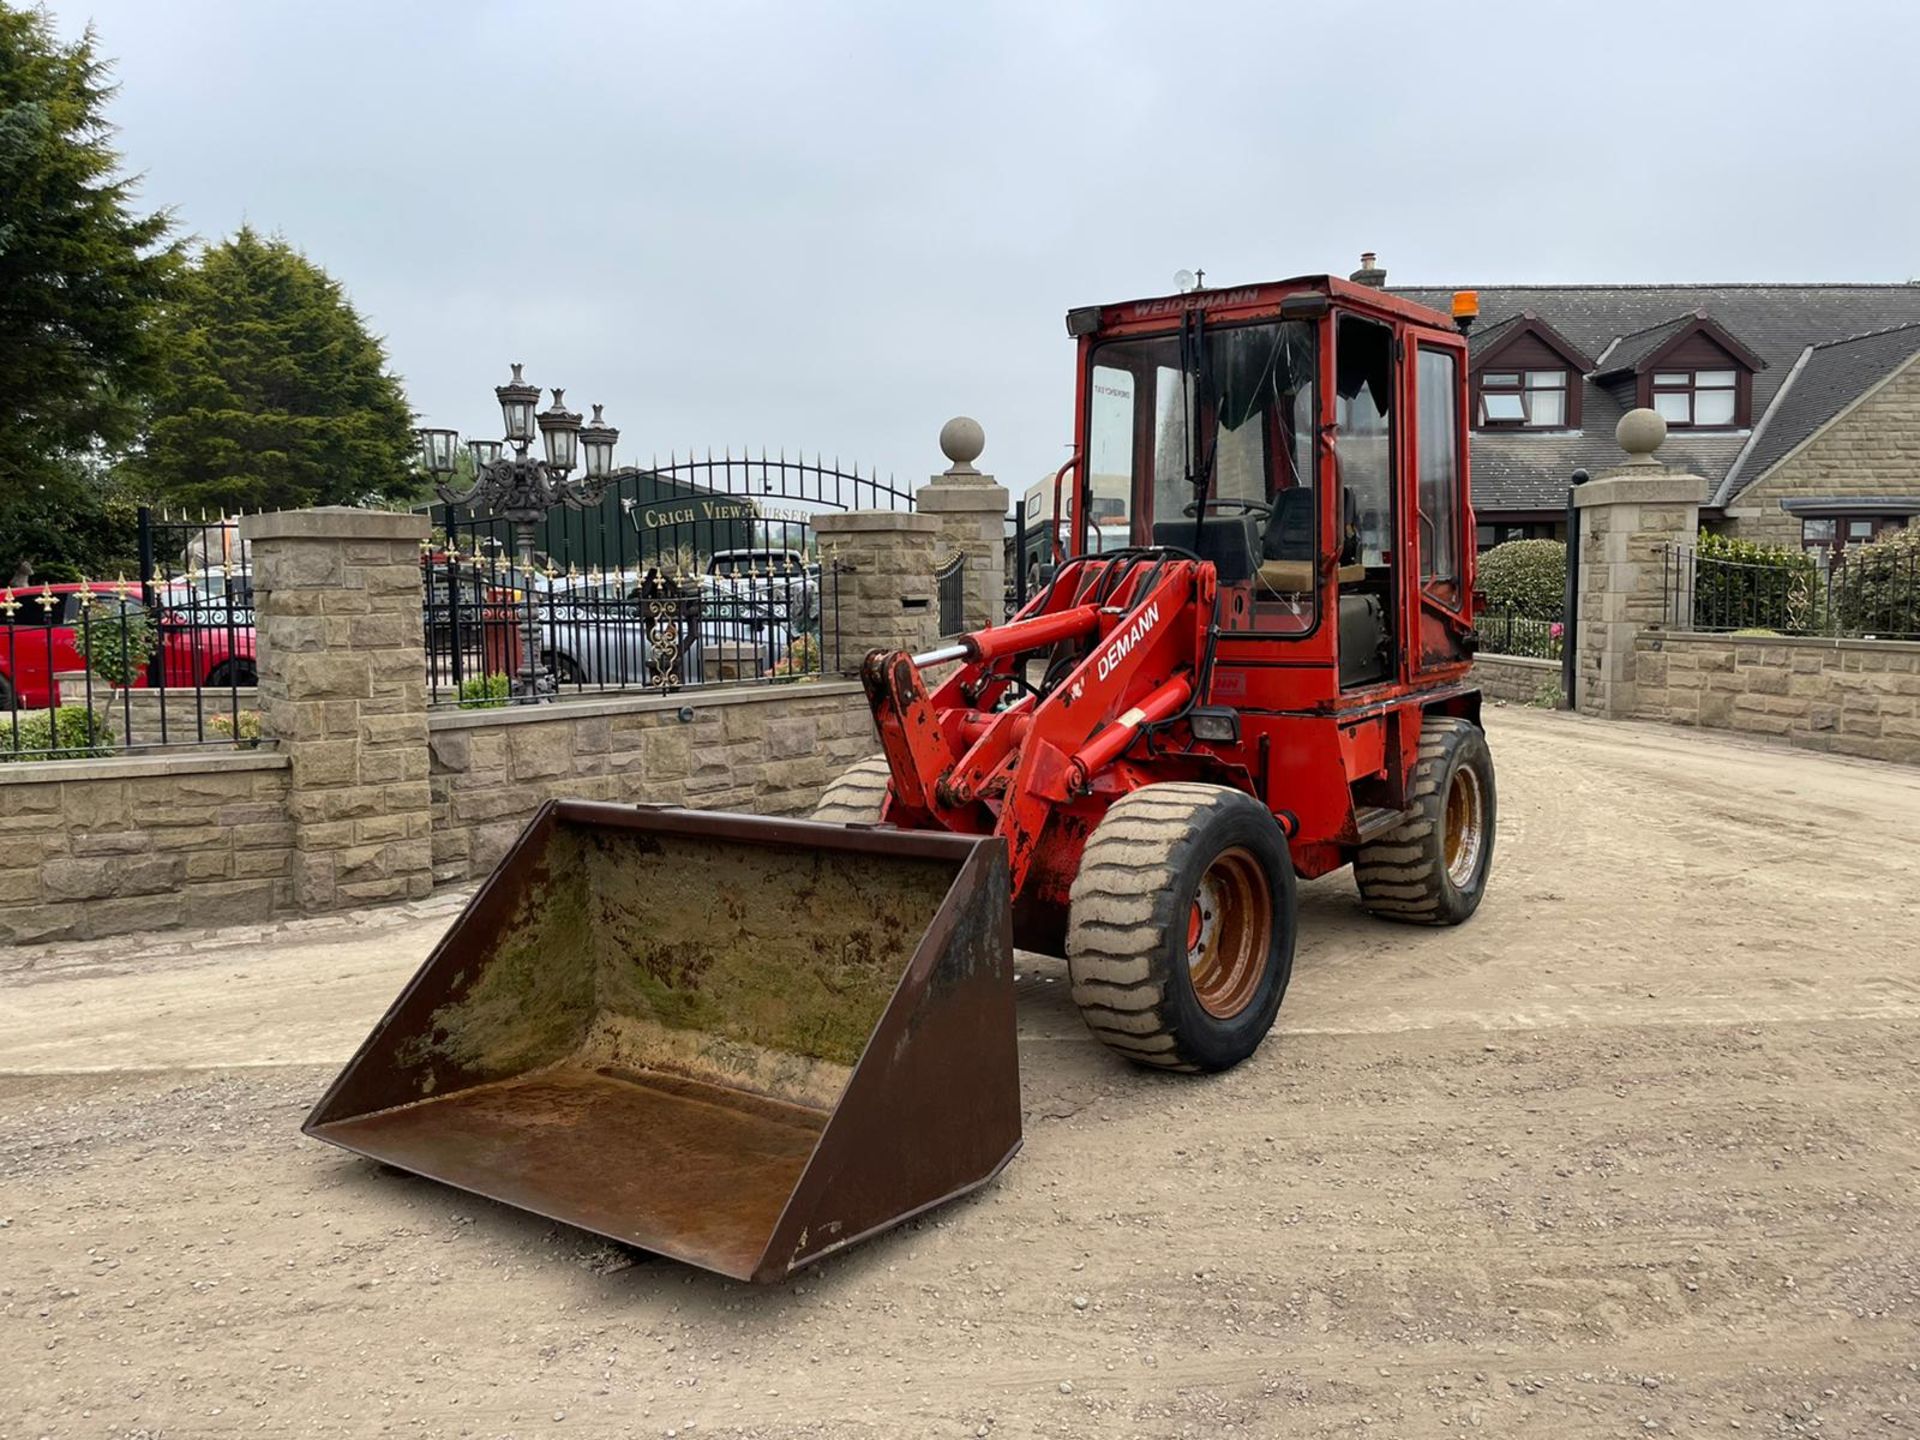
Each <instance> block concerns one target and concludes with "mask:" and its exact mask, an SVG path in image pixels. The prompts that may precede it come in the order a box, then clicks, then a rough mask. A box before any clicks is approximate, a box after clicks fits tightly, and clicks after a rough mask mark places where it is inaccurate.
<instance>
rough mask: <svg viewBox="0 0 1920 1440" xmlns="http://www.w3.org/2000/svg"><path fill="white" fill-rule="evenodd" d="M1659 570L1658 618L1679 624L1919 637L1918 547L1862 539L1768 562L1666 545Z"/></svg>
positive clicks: (1850, 635)
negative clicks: (1661, 612) (1661, 609)
mask: <svg viewBox="0 0 1920 1440" xmlns="http://www.w3.org/2000/svg"><path fill="white" fill-rule="evenodd" d="M1662 573H1663V587H1664V595H1665V611H1666V620H1667V623H1668V624H1671V625H1675V626H1677V627H1680V628H1685V629H1692V630H1704V631H1716V632H1721V633H1730V634H1739V633H1741V632H1743V631H1745V632H1752V633H1755V634H1773V635H1817V636H1829V637H1833V638H1840V639H1846V638H1853V639H1867V638H1871V639H1880V640H1920V547H1913V546H1904V547H1903V546H1892V545H1884V544H1883V545H1871V546H1866V545H1863V546H1859V547H1855V548H1850V549H1847V550H1843V551H1841V552H1839V553H1838V554H1832V553H1830V552H1826V551H1809V552H1807V553H1806V554H1804V555H1795V556H1788V557H1784V558H1782V559H1780V560H1778V561H1773V562H1768V561H1753V560H1733V559H1728V558H1725V557H1722V556H1718V555H1713V554H1703V553H1701V551H1700V550H1699V549H1698V548H1697V547H1696V546H1692V545H1670V546H1668V547H1667V548H1666V552H1665V555H1664V559H1663V571H1662Z"/></svg>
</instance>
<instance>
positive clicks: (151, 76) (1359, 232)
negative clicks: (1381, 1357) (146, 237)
mask: <svg viewBox="0 0 1920 1440" xmlns="http://www.w3.org/2000/svg"><path fill="white" fill-rule="evenodd" d="M52 9H53V11H54V13H55V15H56V17H57V19H58V21H59V24H60V26H61V27H62V29H63V30H65V31H67V32H69V33H78V31H79V30H80V29H81V27H82V26H84V25H85V24H86V22H87V21H88V20H89V19H91V20H92V21H93V23H94V25H95V27H96V28H97V30H98V32H99V36H100V41H101V47H102V50H103V52H104V53H105V54H107V55H109V56H112V57H115V58H116V59H117V61H118V75H119V80H120V83H121V87H122V88H121V92H120V95H119V97H118V99H117V100H116V102H115V104H114V107H113V112H112V113H113V117H114V119H115V120H116V121H117V123H118V124H119V126H120V127H121V133H120V139H119V143H120V145H121V148H122V151H123V153H124V155H125V157H126V160H127V163H128V165H129V167H130V168H131V169H133V170H136V171H139V172H142V173H143V174H144V175H145V177H146V179H145V184H144V197H145V199H146V200H147V201H148V202H149V203H152V204H156V205H170V206H173V207H175V208H176V210H177V212H178V216H179V220H180V223H181V225H182V227H183V229H185V230H186V231H188V232H190V233H192V234H195V235H198V236H201V237H204V238H207V239H214V238H218V237H220V236H222V235H224V234H227V233H229V232H230V231H232V230H233V229H234V228H235V227H237V226H238V225H240V224H241V223H242V222H243V221H250V222H251V223H252V224H253V225H255V226H256V227H259V228H261V229H265V230H270V231H279V232H281V233H283V234H284V235H285V236H286V237H287V238H288V239H289V240H290V241H292V242H293V243H294V244H296V245H297V246H299V247H300V248H301V249H302V250H304V251H305V252H306V253H307V254H308V255H309V256H310V257H312V258H313V259H314V260H316V261H317V262H319V263H320V264H321V265H323V266H324V267H325V268H326V269H327V270H328V271H330V272H331V273H332V274H333V275H334V276H335V277H337V278H338V279H339V280H340V281H341V282H342V283H344V285H345V286H346V288H347V290H348V292H349V293H350V294H351V295H352V297H353V299H354V301H355V303H356V304H357V305H358V306H359V308H360V310H361V312H362V313H363V314H364V315H365V316H366V317H367V319H368V321H369V322H370V324H371V325H372V327H373V328H374V330H375V331H376V332H377V333H379V334H381V335H383V336H385V338H386V344H387V349H388V353H389V355H390V356H391V358H392V364H393V367H394V369H395V370H396V371H397V372H398V373H399V374H400V375H402V376H403V377H404V378H405V381H406V385H407V390H408V393H409V395H410V396H411V398H412V402H413V405H414V407H415V408H416V410H418V411H419V412H420V413H421V415H422V416H423V417H426V418H428V419H429V420H430V421H431V422H432V423H435V424H442V425H456V426H458V427H460V429H461V430H462V432H463V433H468V432H473V433H480V434H483V435H486V436H495V435H498V433H499V415H498V411H497V409H495V407H494V405H493V403H492V396H491V390H490V387H492V386H493V385H495V384H497V383H499V382H500V381H501V380H503V379H504V378H505V377H506V365H507V362H508V361H509V360H522V361H524V362H525V363H526V367H527V377H528V378H529V379H531V380H535V381H538V382H540V383H542V384H545V385H549V386H550V385H554V384H560V385H564V386H565V387H567V398H568V400H569V402H570V403H572V404H574V406H575V407H576V408H584V403H583V402H589V401H602V402H604V403H605V405H606V408H607V415H608V418H609V419H610V420H612V421H613V422H614V423H616V424H617V425H619V426H620V427H621V430H622V432H623V440H622V443H621V447H620V448H621V459H622V461H623V462H625V461H644V460H645V459H646V458H647V456H648V454H649V453H650V452H651V451H653V450H655V449H658V451H659V452H660V453H661V455H662V456H663V457H664V455H665V453H666V452H667V451H668V450H669V449H670V448H678V449H680V450H682V451H684V450H685V449H686V447H688V446H695V447H699V448H702V449H704V448H705V447H707V446H709V445H711V446H712V447H714V449H715V450H716V451H717V450H719V449H720V447H722V446H724V445H733V446H735V447H738V446H740V445H743V444H744V445H749V446H752V447H755V448H757V447H759V446H760V445H762V444H764V445H766V446H768V447H770V448H777V447H779V446H781V445H785V446H787V447H788V449H789V451H792V450H793V449H795V448H804V449H805V450H807V451H808V452H809V453H811V452H812V451H813V450H815V449H816V448H817V449H820V450H822V451H824V452H826V454H827V455H828V456H829V457H831V456H833V455H835V454H837V455H839V456H840V457H841V458H842V459H843V460H846V461H849V462H852V461H857V462H859V463H860V464H861V465H862V466H863V467H864V466H867V465H877V466H878V467H879V468H880V469H881V471H882V472H883V473H885V472H888V471H891V472H894V473H895V474H897V475H898V476H899V478H900V479H901V480H903V481H913V482H916V483H917V482H918V481H919V480H921V479H923V478H924V477H925V475H926V474H927V473H928V472H929V471H932V470H934V469H937V468H939V455H938V449H937V446H936V443H935V437H936V435H937V433H938V431H939V427H940V424H941V422H942V421H943V420H945V419H946V418H947V417H948V416H949V415H952V414H955V413H962V412H964V413H968V414H972V415H974V416H975V417H977V418H978V419H979V420H980V421H981V423H982V424H983V425H984V426H985V427H986V432H987V450H986V454H985V456H984V457H983V459H982V461H981V468H983V469H990V470H994V471H996V472H998V474H999V475H1000V478H1001V479H1002V481H1003V482H1005V483H1006V484H1007V485H1008V486H1009V488H1010V489H1013V490H1014V491H1015V492H1016V493H1017V492H1018V491H1019V490H1020V489H1022V488H1024V486H1025V485H1026V484H1028V483H1030V481H1031V480H1032V479H1033V478H1035V477H1036V476H1037V475H1038V474H1039V473H1040V472H1042V471H1043V470H1049V469H1051V468H1052V467H1053V466H1054V465H1055V464H1057V463H1058V462H1059V461H1060V460H1061V459H1062V458H1064V457H1065V455H1066V453H1067V452H1066V445H1067V441H1068V439H1069V436H1070V433H1071V415H1070V413H1069V412H1070V408H1071V403H1072V375H1071V366H1072V351H1071V348H1070V345H1069V342H1068V340H1067V337H1066V334H1065V330H1064V327H1063V324H1062V316H1063V314H1064V312H1065V311H1066V310H1067V308H1068V307H1069V306H1072V305H1078V304H1086V303H1091V302H1097V301H1112V300H1121V299H1130V298H1133V297H1135V296H1139V295H1151V294H1161V293H1165V292H1167V291H1168V290H1170V289H1171V288H1172V286H1171V277H1172V275H1173V273H1174V272H1175V271H1176V270H1178V269H1180V268H1182V267H1187V268H1198V267H1204V269H1205V271H1206V274H1207V281H1208V283H1209V285H1212V284H1216V283H1218V284H1239V283H1243V282H1249V281H1255V280H1262V279H1273V278H1278V277H1280V276H1284V275H1290V274H1297V273H1301V272H1307V271H1318V270H1335V271H1338V272H1340V273H1343V274H1344V273H1345V272H1347V271H1349V270H1351V269H1353V268H1354V266H1355V264H1356V263H1357V260H1358V256H1359V253H1360V251H1361V250H1362V249H1372V250H1376V251H1378V252H1379V254H1380V258H1381V262H1382V263H1383V264H1384V265H1385V266H1386V268H1387V270H1388V272H1389V276H1390V278H1391V280H1392V281H1393V282H1395V283H1408V284H1412V283H1428V284H1449V283H1459V284H1466V283H1471V282H1493V281H1505V282H1519V281H1580V280H1617V281H1618V280H1640V281H1652V280H1677V281H1720V280H1882V281H1884V280H1906V279H1909V278H1912V277H1914V276H1916V275H1920V185H1916V184H1915V169H1916V164H1917V163H1920V161H1917V160H1916V157H1920V80H1917V79H1916V76H1915V74H1914V69H1913V64H1914V58H1915V56H1916V55H1917V54H1920V6H1916V5H1914V4H1911V3H1908V0H1889V3H1881V4H1867V3H1825V4H1820V5H1809V4H1806V3H1804V0H1794V3H1791V4H1787V3H1780V0H1739V3H1731V4H1723V3H1703V0H1660V3H1654V4H1643V3H1639V0H1607V3H1598V0H1592V3H1585V4H1579V5H1566V4H1559V3H1555V0H1527V3H1519V4H1507V3H1498V4H1495V3H1479V4H1465V3H1461V4H1444V3H1438V0H1370V3H1367V4H1327V3H1322V4H1314V5H1307V4H1298V3H1294V4H1275V3H1273V0H1247V3H1240V4H1232V5H1199V4H1193V3H1178V0H1161V3H1157V4H1134V3H1105V4H1099V3H1081V0H1028V3H1006V4H989V5H981V6H973V5H967V4H964V3H951V4H942V5H932V4H901V3H891V4H884V3H876V4H840V5H833V6H826V5H803V4H797V3H787V4H739V3H729V0H698V3H694V0H682V3H677V4H671V5H661V4H641V3H617V0H599V3H591V0H575V3H553V0H547V3H539V4H536V3H531V0H406V3H400V0H382V3H375V0H328V3H324V4H317V3H313V0H53V3H52Z"/></svg>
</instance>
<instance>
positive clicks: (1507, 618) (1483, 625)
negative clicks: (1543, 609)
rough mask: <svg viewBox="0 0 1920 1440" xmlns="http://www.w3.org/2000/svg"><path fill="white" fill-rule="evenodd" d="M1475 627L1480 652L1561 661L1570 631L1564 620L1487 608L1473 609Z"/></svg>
mask: <svg viewBox="0 0 1920 1440" xmlns="http://www.w3.org/2000/svg"><path fill="white" fill-rule="evenodd" d="M1473 628H1474V630H1475V631H1476V632H1477V633H1478V634H1479V636H1480V653H1481V654H1483V655H1525V656H1531V657H1532V658H1533V659H1536V660H1558V659H1559V658H1560V653H1561V649H1562V646H1563V644H1564V642H1565V639H1566V633H1567V626H1566V622H1565V621H1564V620H1563V619H1559V618H1553V619H1549V618H1546V617H1544V616H1540V615H1528V614H1523V613H1521V612H1519V611H1517V610H1498V609H1486V608H1481V609H1478V610H1476V611H1475V612H1474V617H1473Z"/></svg>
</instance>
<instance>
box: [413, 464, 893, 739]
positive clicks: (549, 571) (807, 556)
mask: <svg viewBox="0 0 1920 1440" xmlns="http://www.w3.org/2000/svg"><path fill="white" fill-rule="evenodd" d="M912 503H913V497H912V495H911V494H910V493H909V492H908V491H906V490H903V489H901V488H899V487H897V486H896V485H894V483H893V482H892V481H891V480H882V479H881V478H880V477H879V476H878V474H877V473H874V474H862V473H861V472H860V471H859V470H858V469H851V470H843V469H841V468H840V465H839V463H838V462H837V461H836V462H833V463H831V464H829V463H827V462H824V461H822V460H820V459H818V458H816V459H813V460H807V459H805V458H804V457H803V458H797V459H792V460H789V459H787V458H786V457H785V456H784V455H781V456H777V457H776V456H771V455H768V454H766V453H764V452H763V453H762V454H760V455H759V456H757V457H755V456H748V455H745V454H741V455H733V454H731V453H727V454H722V455H720V456H717V457H716V456H714V455H713V454H711V453H709V454H707V455H706V456H705V457H704V458H701V457H695V456H688V457H686V458H685V459H681V458H679V457H669V459H668V461H667V462H666V463H665V464H659V463H655V464H653V465H650V466H647V467H644V468H629V469H626V470H621V471H618V472H616V474H615V476H614V480H613V483H612V484H611V485H610V486H609V488H608V491H607V494H606V495H605V497H604V498H603V499H602V500H601V502H600V503H599V504H598V505H596V506H592V507H589V508H587V509H585V510H572V509H566V508H558V509H555V510H554V511H552V512H550V513H549V515H548V516H547V518H546V519H545V520H544V521H543V522H542V523H541V525H540V527H539V531H538V533H537V536H536V540H535V552H534V555H533V557H532V563H531V565H528V564H526V563H524V562H523V559H522V557H520V556H519V555H517V554H516V553H515V540H514V533H513V527H512V524H511V523H510V522H509V521H508V520H507V519H506V518H505V517H504V516H498V515H484V514H483V515H475V514H473V513H471V512H470V511H468V510H465V509H461V508H456V507H451V506H446V505H435V506H432V507H430V509H429V511H428V515H429V519H430V522H431V524H432V527H433V534H432V538H431V539H430V541H429V543H428V548H427V550H426V552H425V557H424V559H423V562H422V563H423V565H424V566H425V575H424V579H425V580H426V632H427V683H428V690H429V698H430V700H431V702H432V703H434V704H440V705H446V704H467V705H474V704H506V703H511V702H512V701H513V700H514V699H516V698H524V695H523V691H524V689H525V687H524V685H516V684H515V681H514V677H515V676H518V675H521V674H522V673H523V671H524V670H525V669H526V665H525V658H526V655H525V652H526V650H527V645H526V640H525V637H526V635H527V634H529V633H531V634H532V635H534V637H535V645H536V646H537V651H538V653H537V654H536V655H535V657H534V659H535V661H536V665H535V668H536V669H539V670H545V671H547V672H549V673H551V674H552V675H553V676H554V678H555V682H556V686H555V693H559V694H562V695H565V694H569V693H579V692H588V691H603V690H624V689H678V688H681V687H686V686H695V685H716V684H725V683H729V682H735V681H740V682H752V681H768V680H781V679H789V678H794V677H799V676H805V675H818V674H821V673H823V671H827V670H832V669H835V668H837V666H838V663H839V659H840V656H839V645H838V635H837V633H833V631H834V627H833V625H832V622H831V621H830V620H829V619H828V618H827V617H828V616H829V615H831V614H835V613H837V607H836V606H834V605H833V604H832V601H833V599H834V598H835V595H836V592H837V586H838V583H839V581H838V575H837V572H836V570H835V568H834V566H833V564H832V563H831V561H830V560H829V561H827V562H826V563H824V564H823V562H822V556H821V554H820V547H819V545H818V543H817V542H816V540H815V537H814V533H813V521H814V519H815V518H816V517H817V516H819V515H821V514H828V513H833V512H835V511H840V510H849V509H907V508H910V507H911V506H912Z"/></svg>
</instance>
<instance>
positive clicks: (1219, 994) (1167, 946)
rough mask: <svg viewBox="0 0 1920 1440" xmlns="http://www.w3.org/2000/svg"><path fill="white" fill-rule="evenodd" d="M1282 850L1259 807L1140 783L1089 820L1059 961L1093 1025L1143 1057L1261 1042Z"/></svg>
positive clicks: (1289, 936) (1175, 1061) (1203, 1066)
mask: <svg viewBox="0 0 1920 1440" xmlns="http://www.w3.org/2000/svg"><path fill="white" fill-rule="evenodd" d="M1294 920H1295V916H1294V881H1293V861H1292V859H1291V858H1290V857H1289V855H1288V854H1287V842H1286V837H1285V836H1284V835H1282V834H1281V831H1280V827H1279V825H1277V824H1276V823H1275V822H1274V819H1273V816H1272V815H1271V814H1269V813H1268V811H1267V809H1266V807H1265V806H1263V805H1261V804H1260V803H1259V802H1258V801H1256V800H1254V799H1253V798H1252V797H1250V796H1248V795H1244V794H1242V793H1241V792H1240V791H1238V790H1232V789H1228V788H1226V787H1225V786H1220V785H1198V784H1184V783H1182V784H1169V785H1149V786H1147V787H1146V788H1145V789H1143V790H1136V791H1134V792H1133V793H1132V794H1131V795H1126V796H1123V797H1121V799H1119V800H1118V801H1116V802H1115V803H1114V805H1113V808H1112V809H1110V810H1108V811H1107V814H1106V817H1105V818H1104V819H1102V820H1101V822H1100V823H1099V825H1098V826H1096V827H1095V829H1094V832H1093V835H1092V837H1091V838H1090V839H1089V840H1088V841H1087V848H1086V850H1085V851H1084V852H1083V854H1082V856H1081V860H1080V873H1079V874H1078V875H1077V876H1076V877H1075V878H1074V882H1073V889H1072V892H1071V900H1070V906H1069V911H1068V921H1067V947H1066V948H1067V971H1068V974H1069V976H1070V978H1071V979H1072V981H1073V999H1074V1003H1075V1004H1076V1005H1078V1006H1079V1007H1080V1015H1081V1018H1083V1019H1084V1020H1085V1021H1086V1022H1087V1026H1088V1028H1089V1029H1091V1030H1092V1031H1093V1033H1094V1035H1095V1036H1096V1037H1097V1038H1098V1039H1099V1040H1100V1041H1101V1042H1102V1043H1103V1044H1105V1045H1107V1046H1108V1047H1110V1048H1111V1049H1114V1050H1117V1051H1119V1052H1120V1053H1121V1054H1122V1055H1125V1056H1126V1057H1127V1058H1128V1059H1129V1060H1134V1061H1137V1062H1139V1063H1140V1064H1142V1065H1157V1066H1160V1067H1162V1068H1164V1069H1169V1070H1225V1069H1228V1068H1230V1067H1231V1066H1234V1065H1237V1064H1239V1063H1240V1062H1241V1061H1242V1060H1244V1059H1246V1058H1247V1056H1249V1055H1251V1054H1252V1053H1253V1052H1254V1050H1255V1049H1257V1048H1258V1047H1259V1044H1260V1042H1261V1040H1262V1039H1264V1038H1265V1037H1266V1033H1267V1031H1268V1030H1269V1029H1271V1028H1272V1026H1273V1018H1274V1016H1275V1015H1276V1014H1277V1013H1278V1012H1279V1009H1280V1001H1281V998H1282V997H1283V996H1284V995H1285V994H1286V991H1287V981H1288V979H1289V978H1290V976H1291V975H1292V972H1293V941H1294V930H1295V923H1294Z"/></svg>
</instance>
